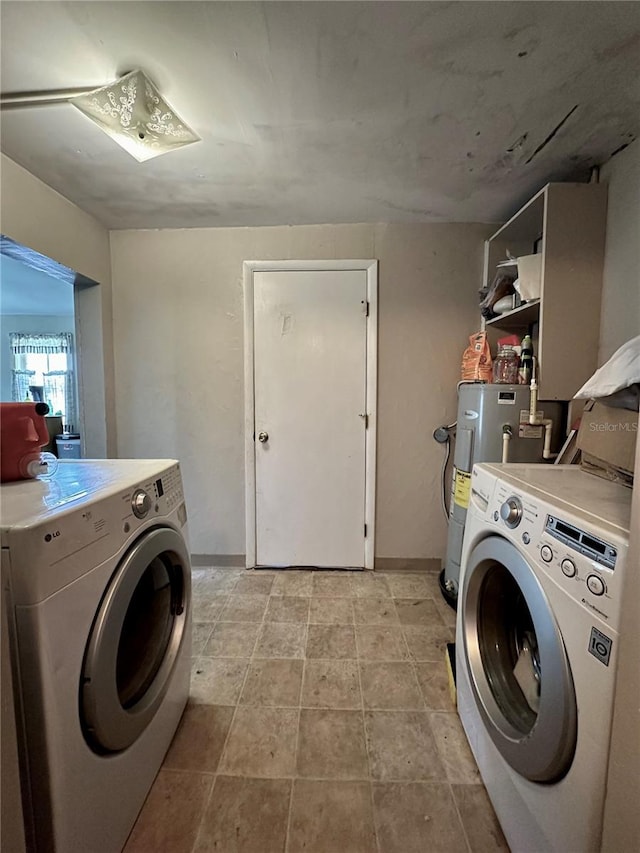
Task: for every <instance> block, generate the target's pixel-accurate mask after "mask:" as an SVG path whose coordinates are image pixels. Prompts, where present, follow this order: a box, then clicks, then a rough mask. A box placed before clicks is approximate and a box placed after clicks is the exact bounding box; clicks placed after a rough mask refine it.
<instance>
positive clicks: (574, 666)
mask: <svg viewBox="0 0 640 853" xmlns="http://www.w3.org/2000/svg"><path fill="white" fill-rule="evenodd" d="M630 518H631V490H630V489H627V488H625V487H624V486H621V485H618V484H615V483H610V482H607V481H605V480H602V479H599V478H597V477H595V476H593V475H591V474H588V473H586V472H584V471H581V470H580V469H579V468H578V467H576V466H546V465H509V464H507V465H490V464H481V465H476V466H475V468H474V472H473V477H472V483H471V497H470V505H469V514H468V517H467V525H466V530H465V537H464V546H463V553H462V571H461V594H460V597H459V601H458V617H457V625H456V671H457V689H458V711H459V714H460V719H461V721H462V725H463V727H464V730H465V732H466V734H467V737H468V740H469V743H470V745H471V749H472V751H473V753H474V756H475V758H476V761H477V763H478V767H479V769H480V773H481V775H482V778H483V781H484V783H485V785H486V788H487V791H488V793H489V797H490V798H491V801H492V803H493V806H494V808H495V811H496V814H497V816H498V819H499V821H500V823H501V825H502V828H503V831H504V834H505V836H506V839H507V841H508V842H509V845H510V846H511V849H512V850H513V851H514V853H525V851H526V853H551V851H553V853H590V851H597V850H599V849H600V841H601V834H602V816H603V809H604V800H605V793H606V779H607V767H608V754H609V743H610V734H611V721H612V713H613V701H614V687H615V679H616V659H617V655H618V644H619V635H618V619H619V612H620V594H621V593H620V591H621V586H622V584H621V582H622V577H623V573H624V571H625V560H626V555H627V548H628V539H629V525H630Z"/></svg>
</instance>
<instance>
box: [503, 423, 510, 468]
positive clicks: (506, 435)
mask: <svg viewBox="0 0 640 853" xmlns="http://www.w3.org/2000/svg"><path fill="white" fill-rule="evenodd" d="M512 435H513V430H512V429H511V427H510V426H509V424H504V426H503V427H502V464H503V465H504V463H505V462H508V461H509V442H510V441H511V436H512Z"/></svg>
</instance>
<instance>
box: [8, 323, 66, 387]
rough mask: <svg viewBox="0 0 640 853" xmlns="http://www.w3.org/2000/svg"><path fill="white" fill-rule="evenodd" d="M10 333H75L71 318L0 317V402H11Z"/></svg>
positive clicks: (11, 357)
mask: <svg viewBox="0 0 640 853" xmlns="http://www.w3.org/2000/svg"><path fill="white" fill-rule="evenodd" d="M10 332H33V333H35V334H37V335H40V334H46V333H47V332H71V333H72V334H73V333H74V332H75V323H74V319H73V317H69V316H68V315H67V316H51V315H49V316H47V315H41V314H2V315H0V400H5V401H7V400H11V369H12V366H13V355H12V353H11V346H10V344H9V333H10Z"/></svg>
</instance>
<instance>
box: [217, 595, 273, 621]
mask: <svg viewBox="0 0 640 853" xmlns="http://www.w3.org/2000/svg"><path fill="white" fill-rule="evenodd" d="M268 600H269V596H268V595H230V596H229V601H228V602H227V604H226V605H225V608H224V610H223V611H222V613H221V614H220V620H221V621H222V622H262V618H263V616H264V612H265V610H266V608H267V601H268Z"/></svg>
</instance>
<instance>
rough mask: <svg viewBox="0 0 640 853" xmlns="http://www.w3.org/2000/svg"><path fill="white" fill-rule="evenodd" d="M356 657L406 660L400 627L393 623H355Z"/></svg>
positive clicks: (405, 649)
mask: <svg viewBox="0 0 640 853" xmlns="http://www.w3.org/2000/svg"><path fill="white" fill-rule="evenodd" d="M356 645H357V647H358V657H361V658H365V659H367V660H406V659H407V658H408V657H409V653H408V652H407V647H406V644H405V641H404V636H403V634H402V629H401V628H398V627H396V626H394V625H392V626H390V627H386V626H384V625H356Z"/></svg>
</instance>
